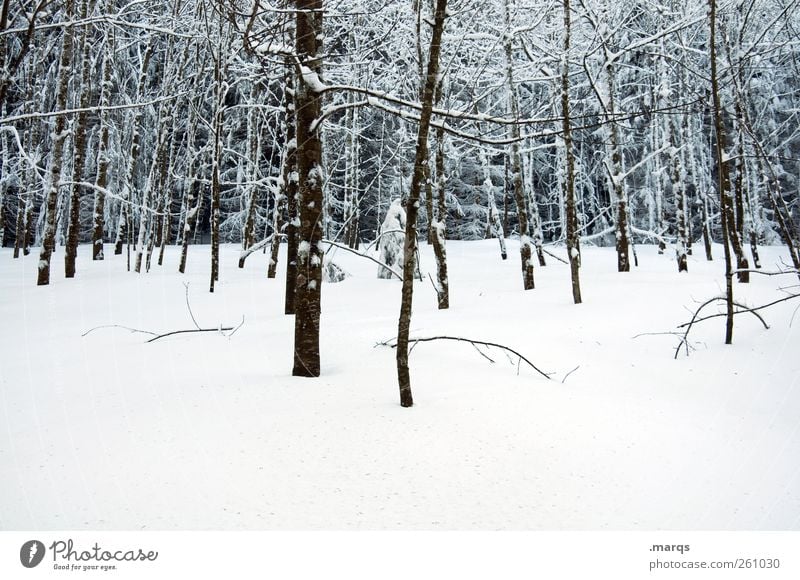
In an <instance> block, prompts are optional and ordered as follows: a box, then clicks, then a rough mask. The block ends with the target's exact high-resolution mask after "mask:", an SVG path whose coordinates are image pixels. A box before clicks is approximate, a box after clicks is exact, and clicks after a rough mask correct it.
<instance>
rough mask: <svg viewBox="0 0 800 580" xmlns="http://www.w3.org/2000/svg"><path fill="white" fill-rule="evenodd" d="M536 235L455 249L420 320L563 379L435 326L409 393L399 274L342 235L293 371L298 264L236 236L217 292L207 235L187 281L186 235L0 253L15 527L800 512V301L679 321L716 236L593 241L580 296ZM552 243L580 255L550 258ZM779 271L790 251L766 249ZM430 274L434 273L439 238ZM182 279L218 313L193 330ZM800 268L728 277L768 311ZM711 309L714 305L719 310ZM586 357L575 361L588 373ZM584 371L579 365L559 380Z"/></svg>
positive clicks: (415, 332) (709, 280)
mask: <svg viewBox="0 0 800 580" xmlns="http://www.w3.org/2000/svg"><path fill="white" fill-rule="evenodd" d="M517 248H518V246H517V244H516V243H515V242H511V243H510V244H509V253H510V255H509V259H508V260H507V261H505V262H502V261H501V260H500V257H499V252H498V248H497V242H496V240H495V241H492V240H487V241H483V242H452V241H451V242H448V246H447V251H448V258H449V263H450V288H451V300H450V304H451V308H450V310H449V311H441V312H440V311H438V310H437V308H436V297H435V293H434V291H433V289H432V286H431V283H430V281H429V280H428V279H427V276H426V279H425V281H424V282H418V283H417V286H416V289H415V302H414V304H415V307H414V318H413V321H412V336H415V337H427V336H437V335H451V336H462V337H467V338H474V339H479V340H485V341H493V342H498V343H502V344H505V345H508V346H509V347H511V348H514V349H516V350H518V351H520V352H521V353H522V354H524V355H525V356H527V357H528V358H529V359H530V360H531V361H532V362H534V364H536V365H537V366H539V367H540V368H542V369H543V370H545V371H547V372H552V373H554V375H553V377H552V380H549V381H548V380H545V379H544V378H542V377H541V376H539V375H537V374H536V373H535V372H533V371H532V370H531V369H529V368H526V367H525V366H524V364H523V365H522V366H520V367H519V370H518V369H517V361H516V359H514V360H513V361H510V360H509V358H508V357H507V356H506V355H505V354H504V353H503V352H502V351H499V350H497V349H484V350H483V353H484V354H485V355H486V356H488V357H490V358H491V359H492V360H493V361H494V363H492V362H490V361H489V360H487V358H485V357H484V356H481V354H480V353H479V352H477V351H476V349H475V348H473V347H472V346H471V345H469V344H465V343H451V342H441V341H439V342H431V343H420V344H418V345H417V346H416V348H414V349H413V351H412V353H411V357H410V361H411V378H412V386H413V393H414V398H415V405H414V407H412V408H408V409H406V408H402V407H400V405H399V396H398V389H397V379H396V374H395V372H396V371H395V360H394V356H395V351H394V350H392V349H391V348H387V347H380V346H379V347H376V343H377V342H380V341H384V340H386V339H390V338H392V337H393V335H394V334H395V333H396V325H397V316H398V313H399V307H400V306H399V294H400V283H399V282H398V281H397V280H379V279H378V278H377V268H378V266H376V265H375V264H374V263H372V262H369V261H367V260H364V259H362V258H359V257H357V256H353V255H350V254H348V253H346V252H343V251H341V250H338V251H336V252H335V259H336V261H337V262H338V263H339V264H341V265H342V266H343V267H344V268H345V269H346V270H347V271H348V272H350V273H351V274H352V276H351V277H349V278H347V280H345V281H344V282H342V283H339V284H326V285H325V287H324V288H323V315H322V339H321V353H322V369H323V375H322V376H321V377H320V378H318V379H308V378H293V377H292V376H291V368H292V340H293V329H294V325H293V318H292V317H288V316H285V315H284V314H283V292H284V290H283V289H284V280H283V275H284V269H283V267H284V266H285V263H284V261H283V256H282V257H281V262H280V266H281V267H280V268H279V271H278V278H277V279H275V280H268V279H267V278H266V257H265V256H264V255H263V254H262V253H260V252H259V253H257V254H254V255H252V256H250V258H249V259H248V262H247V265H246V267H245V269H244V270H239V269H238V268H237V267H236V262H237V257H238V248H237V247H235V246H233V245H228V246H223V248H222V271H221V276H220V282H219V285H218V286H217V292H216V293H215V294H209V293H208V291H207V288H208V273H209V271H210V264H209V263H210V259H209V248H208V247H201V246H193V247H191V248H190V254H189V266H188V270H189V271H188V273H187V275H185V276H183V275H180V274H178V273H177V262H178V253H177V250H176V249H175V248H170V250H169V251H168V252H167V255H166V259H165V266H163V267H158V266H156V265H153V267H152V269H151V271H150V273H149V274H141V275H137V274H135V273H132V272H127V271H126V270H125V260H124V256H113V255H111V254H112V252H111V247H110V246H109V247H107V248H106V250H107V252H106V255H107V256H108V258H107V259H106V261H104V262H92V261H91V260H90V254H89V251H90V247H89V246H88V245H86V246H82V247H81V248H80V253H79V256H78V275H77V278H75V279H73V280H66V279H64V277H63V258H64V254H63V250H62V249H61V248H59V250H58V252H57V253H56V254H55V255H54V257H53V277H52V282H51V284H50V286H47V287H37V286H36V285H35V282H36V270H35V269H36V266H37V261H38V251H37V250H38V249H34V252H32V254H31V255H30V256H28V257H26V258H24V259H18V260H13V259H12V258H11V255H10V250H9V249H4V250H2V252H0V320H2V326H0V328H1V330H0V396H1V398H0V473H1V474H2V477H0V529H3V530H28V529H31V530H33V529H36V530H62V529H75V530H79V529H103V530H118V529H126V530H139V529H158V530H168V529H222V530H230V529H402V530H418V529H531V530H538V529H546V530H562V529H571V530H579V529H590V530H600V529H625V530H631V529H645V530H647V529H650V530H653V529H686V530H709V529H711V530H741V529H748V530H797V529H800V432H799V430H798V427H799V426H800V380H799V379H800V357H799V356H798V353H800V313H797V314H796V316H794V320H793V322H794V324H790V323H791V322H792V317H793V315H794V314H795V313H796V309H797V307H798V304H800V301H798V300H793V301H789V302H784V303H782V304H779V305H776V306H774V307H772V308H769V309H767V310H765V311H764V312H763V315H764V317H765V319H766V321H767V322H768V323H769V324H770V327H771V328H770V329H769V330H765V329H764V328H763V327H762V326H761V325H760V323H759V322H758V321H757V320H756V319H755V318H754V317H753V316H751V315H750V314H742V315H739V316H737V318H736V327H735V330H734V344H733V345H732V346H725V345H724V344H723V340H724V319H723V318H717V319H714V320H709V321H707V322H703V323H702V324H701V325H699V326H698V327H697V328H696V329H695V330H694V331H693V332H692V334H691V335H690V337H689V338H690V341H691V343H692V346H693V347H694V349H695V350H694V351H693V352H692V353H691V355H690V356H689V357H688V358H687V357H686V355H685V353H681V355H680V356H679V358H678V360H673V351H674V347H675V345H676V344H677V339H676V338H675V337H674V336H671V335H661V334H656V335H647V336H640V337H638V338H634V336H635V335H639V334H642V333H660V332H669V331H673V330H675V327H676V325H678V324H679V323H682V322H686V321H688V320H689V318H690V316H691V314H690V311H691V310H693V309H694V308H695V307H696V306H697V304H698V303H699V302H701V301H703V300H705V299H707V298H710V297H712V296H714V295H717V294H720V293H721V291H722V289H723V288H724V278H723V275H722V273H723V262H722V250H721V247H719V246H716V247H715V248H714V250H715V258H716V259H715V261H714V262H711V263H707V262H706V260H705V258H704V256H703V252H702V247H697V246H696V247H695V254H694V256H692V257H690V260H689V273H688V274H678V272H677V268H676V265H675V260H674V255H673V253H672V252H668V253H666V254H665V255H658V254H657V251H656V249H655V248H653V247H639V248H638V251H639V261H640V266H639V267H638V268H636V269H634V271H632V272H630V273H628V274H619V273H617V272H616V254H615V252H614V250H613V248H600V249H598V248H585V250H584V256H583V259H584V267H583V269H582V282H583V298H584V304H581V305H578V306H576V305H573V304H572V298H571V294H570V280H569V270H568V267H567V266H566V265H564V264H562V263H560V262H557V261H556V260H554V259H552V258H550V259H549V264H548V266H547V267H546V268H537V269H536V289H535V290H532V291H529V292H525V291H523V290H522V280H521V275H520V272H519V255H518V253H517V252H518V249H517ZM553 251H557V252H558V253H559V255H561V254H563V253H564V250H563V249H553ZM761 252H762V259H763V265H764V269H765V270H775V269H777V268H778V267H779V265H780V264H779V262H780V260H781V258H782V257H783V259H784V260H785V259H786V258H785V252H784V251H783V250H782V249H781V248H778V247H776V248H762V249H761ZM422 266H423V272H426V271H431V272H434V271H435V269H434V263H433V257H432V252H431V251H430V249H429V247H428V246H425V245H424V244H423V247H422ZM184 281H188V282H189V283H190V285H189V297H190V301H191V306H192V310H193V312H194V315H195V317H196V318H197V321H198V322H199V323H200V324H201V325H202V326H204V327H209V326H213V327H216V326H218V325H220V324H223V325H233V326H236V325H238V324H239V323H240V321H241V320H242V317H243V316H244V320H245V322H244V325H243V326H242V327H241V328H240V329H239V330H238V331H237V332H236V333H235V334H233V336H229V337H228V336H224V335H222V334H220V333H218V332H210V333H193V334H181V335H176V336H171V337H167V338H164V339H161V340H159V341H156V342H154V343H150V344H148V343H146V342H145V341H146V340H147V339H148V338H149V335H146V334H141V333H132V332H130V331H128V330H125V329H123V328H99V329H97V330H94V331H93V332H91V333H90V334H88V335H86V336H82V335H83V334H84V333H86V332H87V331H88V330H90V329H92V328H96V327H100V326H103V325H123V326H128V327H133V328H137V329H142V330H149V331H153V332H165V331H170V330H179V329H190V328H193V323H192V321H191V319H190V316H189V314H188V311H187V308H186V299H185V288H184V285H183V283H184ZM797 283H798V280H797V278H796V277H794V276H774V277H766V276H757V275H754V276H753V277H752V283H751V284H749V285H741V284H736V286H735V293H736V298H737V300H739V301H742V302H745V303H747V304H750V305H756V304H761V303H765V302H768V301H771V300H774V299H777V298H779V297H781V296H782V295H784V293H782V292H781V291H780V290H779V287H790V286H795V290H796V288H797V287H796V285H797ZM720 310H721V307H719V308H718V307H716V306H714V307H712V308H711V310H710V311H720ZM575 367H579V368H578V369H577V370H575V371H574V372H572V373H571V374H569V376H566V375H567V374H568V373H569V372H570V371H572V370H573V369H575ZM565 376H566V381H564V382H562V380H563V379H564V378H565Z"/></svg>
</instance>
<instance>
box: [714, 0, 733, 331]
mask: <svg viewBox="0 0 800 580" xmlns="http://www.w3.org/2000/svg"><path fill="white" fill-rule="evenodd" d="M708 3H709V7H710V15H709V26H710V35H711V39H710V45H711V98H712V101H713V106H714V130H715V133H716V136H717V147H716V156H717V171H718V173H719V195H720V211H721V213H722V215H721V219H720V222H721V224H722V246H723V248H724V250H725V295H726V305H727V312H726V314H727V316H726V322H725V344H731V343H732V342H733V268H732V265H731V248H730V245H729V239H728V235H729V227H730V225H731V224H733V219H731V218H732V217H733V216H732V215H731V214H732V213H733V208H732V207H731V206H732V203H731V201H732V200H731V194H730V187H731V182H730V175H729V173H728V161H727V159H726V158H725V126H724V124H723V122H722V106H721V104H720V98H719V81H718V78H717V47H716V38H717V31H716V29H717V1H716V0H708Z"/></svg>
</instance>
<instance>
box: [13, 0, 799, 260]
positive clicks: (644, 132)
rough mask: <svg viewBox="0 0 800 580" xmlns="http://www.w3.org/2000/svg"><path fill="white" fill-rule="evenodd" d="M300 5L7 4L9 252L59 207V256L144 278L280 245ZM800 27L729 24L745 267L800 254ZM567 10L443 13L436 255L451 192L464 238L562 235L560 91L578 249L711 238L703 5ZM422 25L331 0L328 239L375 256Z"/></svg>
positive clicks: (547, 6) (733, 10)
mask: <svg viewBox="0 0 800 580" xmlns="http://www.w3.org/2000/svg"><path fill="white" fill-rule="evenodd" d="M320 5H321V3H320ZM567 6H569V4H567ZM292 8H293V5H292V4H291V3H289V4H280V3H275V2H272V3H270V2H226V1H216V2H215V1H205V0H182V1H181V0H179V1H174V2H161V1H136V2H117V1H108V0H85V1H84V0H70V1H55V0H21V1H15V2H11V0H4V2H3V12H2V18H1V19H0V35H2V36H0V38H2V43H0V65H1V66H2V77H0V124H1V126H2V131H0V139H1V141H0V148H2V149H1V150H2V167H0V171H2V177H1V178H0V208H1V209H2V212H1V214H2V220H0V242H2V244H3V245H4V246H11V245H13V246H14V248H15V256H16V255H17V253H18V251H22V252H26V251H28V249H29V247H30V246H31V245H33V246H40V245H41V243H42V239H43V236H44V232H45V229H46V228H45V225H46V221H47V220H46V214H47V212H46V211H45V210H46V208H47V206H48V203H50V202H52V205H53V211H52V213H53V214H54V215H53V220H54V231H53V236H54V239H55V243H56V245H58V246H61V245H66V246H67V252H68V253H69V252H72V253H74V244H76V243H83V242H92V241H94V243H95V244H97V243H98V242H99V241H101V240H102V241H105V242H113V243H115V250H116V251H117V252H119V251H120V250H121V246H122V244H123V243H130V244H138V245H139V247H140V248H141V247H142V246H144V248H145V252H146V263H147V265H148V266H149V264H150V261H151V260H150V254H151V252H153V251H155V253H156V254H157V255H158V262H159V263H160V262H161V254H162V250H161V248H163V246H164V245H166V244H174V243H177V244H181V243H186V242H189V243H191V242H197V241H205V242H208V241H210V240H211V236H212V233H213V234H214V235H216V234H217V232H218V239H219V240H220V241H223V242H241V243H242V244H243V245H244V246H245V247H249V246H251V245H252V244H254V243H255V242H257V241H259V240H262V239H265V238H267V237H269V236H270V235H271V234H272V233H273V232H275V231H278V232H283V233H285V224H286V223H287V218H288V216H287V214H286V211H287V209H286V206H287V204H286V203H285V200H286V193H285V189H286V187H287V184H288V181H289V180H288V179H287V177H288V176H289V175H290V173H289V172H287V171H286V167H285V165H286V164H285V158H286V156H287V149H288V148H290V147H291V146H292V138H293V137H292V135H291V134H290V133H292V132H293V130H292V129H290V128H289V127H288V125H289V124H292V123H293V120H292V118H291V113H292V111H291V109H290V110H289V112H290V114H289V115H287V105H289V106H290V107H291V103H292V98H293V89H292V87H293V86H294V85H295V84H296V83H297V80H296V79H294V78H293V77H295V76H297V69H296V66H295V65H296V63H294V62H292V58H293V57H292V55H293V54H295V52H296V51H295V47H294V29H295V24H294V18H295V13H294V12H293V11H292ZM795 8H796V3H794V2H790V1H786V0H749V1H744V0H742V1H730V2H721V3H720V6H719V7H718V9H717V20H718V31H717V41H716V48H717V51H716V52H717V60H718V63H719V64H718V65H717V69H718V73H717V74H718V77H719V98H720V101H721V108H722V111H721V115H722V121H723V123H724V127H725V130H726V132H727V150H726V152H725V160H726V162H727V165H729V166H730V175H731V177H730V179H731V186H732V187H731V189H732V192H733V196H734V212H735V229H736V233H737V237H738V238H739V241H738V242H737V243H736V244H734V245H735V246H736V245H742V244H752V248H753V252H755V251H756V250H755V248H756V245H757V244H761V243H766V244H774V243H780V242H781V241H782V239H781V238H782V237H786V236H787V235H788V236H790V237H792V236H793V239H794V240H795V242H794V243H795V244H796V243H797V242H796V234H795V232H796V230H797V222H798V219H800V218H798V214H797V211H796V205H797V175H798V169H799V168H798V147H800V143H799V142H798V138H797V137H798V123H797V114H798V107H797V99H798V86H797V78H798V77H799V76H800V75H798V66H800V65H798V58H797V55H798V40H799V38H798V28H797V26H798V16H797V11H796V10H795ZM570 10H571V23H569V22H568V23H567V24H568V25H570V26H571V38H570V40H569V44H568V46H566V48H565V43H564V37H565V21H564V16H563V6H562V3H561V2H540V1H528V0H494V1H491V2H469V1H466V0H465V1H461V2H455V3H452V6H451V7H450V8H449V11H448V18H447V21H446V25H445V30H444V35H443V37H442V42H441V57H440V62H441V74H440V78H439V79H438V80H439V83H438V85H437V89H436V91H437V94H436V95H435V101H436V103H435V104H436V107H435V108H436V110H437V111H438V112H439V113H440V114H434V125H435V126H436V127H437V128H438V130H434V131H432V134H431V142H432V146H431V148H432V150H434V151H435V150H436V148H437V147H438V148H441V149H442V154H443V159H442V160H440V163H439V165H438V166H437V164H436V163H435V162H434V159H433V157H435V155H431V165H432V166H433V167H432V173H433V175H434V178H432V180H433V182H434V183H433V186H434V189H437V188H441V190H442V191H441V193H438V192H437V191H433V192H431V191H430V190H431V187H430V186H428V189H427V190H426V191H425V192H424V194H423V198H424V200H425V203H424V204H423V207H422V208H421V213H420V220H421V230H422V231H423V236H424V235H425V233H426V232H428V231H429V229H430V228H429V224H430V222H431V221H432V219H431V216H434V217H435V208H434V206H433V204H432V203H431V200H432V199H433V198H436V197H437V196H439V195H441V196H442V199H443V203H442V207H443V209H444V219H445V221H446V226H447V227H446V236H447V238H449V239H463V240H474V239H483V238H485V237H488V236H492V235H494V236H497V235H498V234H499V235H500V236H502V235H506V236H514V235H518V234H520V233H522V234H524V235H529V236H530V237H531V239H532V240H533V243H534V245H535V246H536V248H537V250H540V249H541V244H542V243H543V242H544V243H546V242H553V241H559V240H561V241H563V240H564V239H565V237H566V231H567V227H566V221H567V213H568V212H567V210H566V203H565V194H564V191H565V189H564V183H565V179H566V177H565V176H566V175H567V173H568V171H567V165H566V161H565V159H564V158H565V146H564V140H563V135H564V132H563V127H562V121H563V117H564V116H563V114H562V111H563V103H562V94H563V96H565V97H566V102H567V103H568V106H569V111H570V115H571V128H572V141H573V144H572V152H573V155H574V162H573V166H572V167H571V168H570V169H569V173H571V175H570V179H572V180H574V198H575V206H576V209H575V212H576V216H575V219H576V220H577V230H578V231H579V233H580V235H581V237H582V238H583V241H584V242H585V243H586V242H589V243H593V244H599V245H604V244H614V243H615V225H617V224H618V223H619V222H620V219H619V217H620V215H627V219H628V220H629V222H628V223H626V224H624V225H625V229H624V230H623V231H621V232H618V233H617V237H619V236H620V235H622V236H626V237H627V238H628V239H629V240H630V241H631V242H636V243H642V242H651V243H657V244H660V245H662V246H663V245H667V244H675V243H676V242H677V244H678V246H681V245H683V246H686V247H690V245H691V244H692V243H693V242H694V243H697V242H698V241H699V240H705V241H708V240H709V239H714V240H720V239H721V235H722V234H721V225H720V219H719V216H720V196H719V193H718V191H717V189H718V186H717V175H718V170H717V163H716V161H715V153H714V151H715V150H714V144H715V137H714V130H713V127H714V118H713V111H712V108H713V107H712V101H713V99H712V95H711V93H712V84H711V80H710V60H709V59H710V54H711V51H710V50H709V23H708V6H707V5H705V4H703V3H697V2H695V3H689V2H651V1H639V0H626V1H623V2H602V1H596V0H582V1H579V2H575V1H573V2H572V5H571V7H570ZM431 18H432V6H429V4H428V3H426V2H424V1H419V0H417V1H408V2H382V1H370V0H352V1H350V0H338V1H328V2H325V5H324V18H323V19H321V26H322V31H323V35H324V39H321V46H322V48H321V53H320V54H319V55H317V56H319V61H320V66H321V71H320V73H319V75H320V76H319V77H318V79H321V83H324V87H320V88H324V89H325V90H324V93H323V101H324V111H323V115H322V116H323V118H324V120H323V121H321V122H320V126H319V130H320V133H321V140H322V143H323V145H324V146H323V147H322V151H323V168H324V173H323V181H324V183H323V188H322V189H323V192H324V223H323V237H324V238H325V239H328V240H333V241H338V242H341V243H345V244H347V245H349V246H351V247H354V248H356V247H358V245H359V243H361V242H363V241H370V240H372V239H374V238H375V237H376V235H377V232H378V230H379V227H380V224H381V222H382V221H383V219H384V216H385V215H386V211H387V209H388V207H389V205H390V202H391V200H392V199H393V198H397V197H399V198H403V197H404V196H407V195H408V192H409V190H410V181H411V178H412V173H413V159H414V147H415V143H416V132H417V131H416V126H415V125H416V124H415V123H414V122H413V120H414V119H415V118H417V117H418V116H419V110H418V105H417V103H419V101H420V100H421V93H422V84H423V81H424V76H425V68H424V67H425V65H426V59H427V56H426V55H427V51H428V45H429V38H430V34H431V28H432V26H431V25H432V21H431ZM562 73H565V74H566V76H567V81H568V84H567V85H564V84H563V83H562V80H563V79H562ZM302 80H303V79H302V78H301V81H302ZM565 86H566V87H567V92H566V94H564V87H565ZM433 141H436V142H437V143H436V144H434V143H433ZM515 164H518V166H517V165H515ZM438 173H441V174H442V175H441V177H442V179H441V182H439V181H437V180H436V179H435V177H436V176H437V174H438ZM517 174H519V176H520V178H521V187H522V190H523V191H522V192H521V193H522V197H521V201H522V206H520V205H519V204H517V203H515V187H516V186H515V184H514V179H515V176H516V175H517ZM51 190H55V191H56V194H55V199H51V196H50V192H51ZM621 203H624V204H626V205H627V208H625V209H624V210H623V211H622V214H619V208H618V205H619V204H621ZM520 207H522V208H524V209H523V212H522V213H526V214H527V215H526V216H525V218H527V219H523V220H520V214H521V212H520ZM217 209H218V217H216V216H215V217H214V219H212V217H211V216H212V215H213V214H214V212H216V211H217ZM618 214H619V215H618ZM782 220H783V221H785V222H786V223H784V224H783V225H782V224H781V222H782ZM623 221H624V220H623ZM521 223H523V225H525V226H526V228H523V229H526V230H527V231H524V232H520V224H521ZM617 229H619V228H617ZM99 251H100V248H99V247H98V252H99ZM706 251H708V250H706ZM738 251H739V250H738V249H737V252H738ZM539 253H540V255H541V251H540V252H539ZM794 253H795V254H796V249H795V252H794ZM95 257H96V258H97V257H99V256H97V255H96V256H95ZM542 257H543V256H542ZM752 260H754V261H756V262H757V258H756V256H755V254H754V255H753V257H752V258H751V261H752ZM136 261H138V258H137V260H136ZM135 266H136V267H137V269H138V268H139V266H138V264H135Z"/></svg>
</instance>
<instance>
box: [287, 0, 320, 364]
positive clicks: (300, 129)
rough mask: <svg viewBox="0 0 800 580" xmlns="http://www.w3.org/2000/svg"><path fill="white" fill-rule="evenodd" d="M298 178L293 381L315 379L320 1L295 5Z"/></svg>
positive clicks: (302, 0) (308, 0)
mask: <svg viewBox="0 0 800 580" xmlns="http://www.w3.org/2000/svg"><path fill="white" fill-rule="evenodd" d="M295 4H296V7H297V13H296V17H297V20H296V22H297V27H296V31H297V32H296V48H297V59H298V66H299V72H300V75H299V77H300V78H299V79H298V83H297V94H296V99H297V109H296V111H295V114H296V119H297V173H298V179H299V200H298V207H299V214H300V215H299V217H300V228H299V231H298V246H297V279H296V286H295V305H294V306H295V317H294V321H295V325H294V367H293V369H292V375H294V376H301V377H318V376H319V375H320V352H319V328H320V310H321V298H322V243H321V242H322V228H323V225H324V224H323V202H324V199H323V192H322V186H323V181H324V174H323V170H322V142H321V140H320V135H319V127H315V124H316V120H317V119H318V118H319V116H320V114H321V112H322V95H321V94H320V92H319V83H320V81H319V75H320V74H321V72H322V37H323V24H322V16H323V12H322V0H296V3H295Z"/></svg>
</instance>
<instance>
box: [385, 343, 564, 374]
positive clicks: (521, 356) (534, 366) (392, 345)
mask: <svg viewBox="0 0 800 580" xmlns="http://www.w3.org/2000/svg"><path fill="white" fill-rule="evenodd" d="M434 340H454V341H457V342H468V343H470V344H471V345H472V346H474V347H475V349H476V350H478V352H479V353H480V354H481V355H483V356H484V358H487V359H488V360H489V361H490V362H492V363H493V362H494V361H493V360H492V359H490V358H489V357H488V356H486V354H484V353H483V352H481V350H480V349H478V345H481V346H493V347H495V348H500V349H502V350H505V351H507V352H510V353H511V354H513V355H514V356H516V357H518V359H519V361H524V362H525V363H527V364H528V366H529V367H531V368H532V369H533V370H535V371H536V372H537V373H539V374H540V375H542V376H543V377H544V378H546V379H547V380H548V381H549V380H551V379H550V375H551V374H552V373H546V372H544V371H543V370H541V369H539V368H538V367H537V366H536V365H535V364H533V363H532V362H531V361H529V360H528V359H527V358H525V357H524V356H523V355H521V354H520V353H518V352H517V351H516V350H514V349H513V348H510V347H508V346H505V345H503V344H497V343H496V342H486V341H483V340H474V339H471V338H463V337H460V336H429V337H425V338H409V339H408V342H409V343H413V344H414V345H416V344H417V343H419V342H433V341H434ZM376 346H388V347H390V348H397V344H396V343H394V344H393V343H391V342H389V341H385V342H379V343H378V344H377V345H376ZM565 378H566V377H565Z"/></svg>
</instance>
